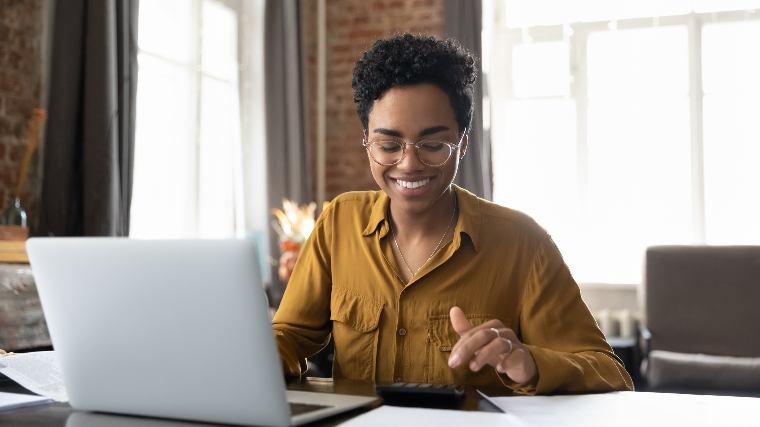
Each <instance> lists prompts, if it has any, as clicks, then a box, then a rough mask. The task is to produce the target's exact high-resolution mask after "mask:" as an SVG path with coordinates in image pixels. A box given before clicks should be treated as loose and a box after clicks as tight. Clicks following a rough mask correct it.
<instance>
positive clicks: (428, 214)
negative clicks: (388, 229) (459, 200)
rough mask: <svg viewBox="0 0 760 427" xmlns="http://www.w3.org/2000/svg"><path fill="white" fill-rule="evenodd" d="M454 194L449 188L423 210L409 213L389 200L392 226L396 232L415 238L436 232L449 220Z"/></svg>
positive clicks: (453, 205) (454, 204)
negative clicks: (395, 206)
mask: <svg viewBox="0 0 760 427" xmlns="http://www.w3.org/2000/svg"><path fill="white" fill-rule="evenodd" d="M455 198H456V194H455V193H454V189H453V188H449V189H448V190H446V192H444V193H443V194H442V195H441V197H439V198H438V200H437V201H436V202H435V204H434V205H433V206H431V207H430V209H428V210H427V211H425V212H418V213H410V212H404V211H398V210H395V209H394V205H393V202H391V207H390V212H391V221H392V222H393V227H394V228H395V229H396V232H397V234H399V235H404V236H407V237H408V238H412V239H413V240H416V238H420V237H423V236H426V235H428V234H432V233H438V232H439V231H440V230H442V229H443V228H444V227H448V226H449V223H450V222H451V217H452V213H453V212H452V211H453V210H454V209H456V203H455Z"/></svg>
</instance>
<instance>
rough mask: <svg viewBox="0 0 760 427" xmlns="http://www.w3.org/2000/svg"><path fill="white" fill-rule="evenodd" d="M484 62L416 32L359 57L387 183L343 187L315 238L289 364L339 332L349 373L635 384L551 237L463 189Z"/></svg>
mask: <svg viewBox="0 0 760 427" xmlns="http://www.w3.org/2000/svg"><path fill="white" fill-rule="evenodd" d="M476 73H477V68H476V65H475V60H474V58H473V57H472V55H470V54H469V53H468V52H466V51H465V50H464V49H463V48H461V47H460V46H459V45H458V44H456V43H455V42H453V41H451V40H446V41H443V40H438V39H434V38H432V37H425V36H413V35H409V34H404V35H400V36H395V37H392V38H389V39H385V40H379V41H377V42H376V43H375V44H374V45H373V46H372V48H371V49H370V50H369V51H367V52H365V53H364V55H363V57H362V58H361V59H360V60H359V61H358V62H357V63H356V66H355V68H354V76H353V88H354V95H355V96H354V99H355V102H356V107H357V112H358V114H359V118H360V119H361V122H362V125H363V128H364V141H363V144H364V147H365V148H366V151H367V160H368V163H369V167H370V169H371V171H372V176H373V178H374V179H375V182H377V184H378V186H379V187H380V191H369V192H350V193H346V194H343V195H340V196H338V197H337V198H336V199H335V200H333V201H332V202H331V203H330V205H329V207H328V208H327V209H326V210H325V211H324V212H323V213H322V215H321V216H320V218H319V220H318V221H317V224H316V227H315V229H314V231H313V233H312V235H311V237H310V239H309V240H308V242H307V243H306V245H305V246H304V249H303V251H302V253H301V255H300V257H299V259H298V262H297V264H296V266H295V269H294V271H293V275H292V277H291V279H290V282H289V285H288V288H287V290H286V292H285V295H284V297H283V300H282V303H281V305H280V308H279V310H278V311H277V314H276V315H275V318H274V321H273V328H274V330H275V334H276V336H277V342H278V347H279V350H280V355H281V357H282V360H283V366H284V369H285V371H286V374H287V375H300V374H301V373H302V371H303V369H304V367H305V362H304V359H305V357H307V356H309V355H311V354H314V353H315V352H317V351H318V350H319V349H320V348H322V347H323V346H324V345H325V344H326V343H327V342H328V340H329V337H330V334H331V333H332V337H333V340H334V344H335V360H334V364H333V376H334V377H335V378H352V379H363V380H370V381H376V382H400V381H403V382H424V383H444V384H478V385H483V384H503V385H504V386H505V387H507V388H509V389H511V390H513V391H515V392H517V393H523V394H534V393H554V392H591V391H608V390H628V389H632V388H633V386H632V383H631V379H630V377H629V376H628V374H627V373H626V372H625V370H624V368H623V366H622V364H621V363H620V361H619V360H618V359H617V357H615V355H614V354H613V352H612V351H611V349H610V347H609V345H607V343H606V341H605V339H604V336H603V335H602V333H601V332H600V331H599V329H598V328H597V326H596V324H595V322H594V319H593V318H592V316H591V314H590V313H589V311H588V309H587V308H586V306H585V304H584V303H583V301H582V300H581V298H580V292H579V290H578V286H577V284H576V283H575V281H574V280H573V278H572V276H571V275H570V272H569V271H568V269H567V266H566V265H565V263H564V262H563V260H562V257H561V255H560V254H559V251H558V250H557V248H556V246H555V245H554V243H553V242H552V240H551V238H550V237H549V235H548V234H547V233H546V232H545V231H544V230H543V229H542V228H541V227H540V226H538V225H537V224H536V223H535V222H534V221H533V220H532V219H531V218H529V217H528V216H526V215H525V214H522V213H520V212H517V211H514V210H511V209H508V208H505V207H502V206H499V205H496V204H493V203H491V202H488V201H486V200H483V199H479V198H477V197H476V196H474V195H473V194H471V193H469V192H467V191H465V190H463V189H461V188H459V187H456V186H454V185H453V184H452V182H453V181H454V177H455V176H456V172H457V168H458V165H459V161H460V160H461V159H462V158H463V157H464V156H465V154H466V152H467V144H468V136H467V130H468V129H469V127H470V122H471V120H472V111H473V84H474V82H475V77H476Z"/></svg>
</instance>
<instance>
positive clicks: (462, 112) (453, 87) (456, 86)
mask: <svg viewBox="0 0 760 427" xmlns="http://www.w3.org/2000/svg"><path fill="white" fill-rule="evenodd" d="M477 74H478V69H477V64H476V61H475V57H474V56H473V55H472V54H471V53H470V52H469V51H467V50H466V49H465V48H464V47H462V45H460V44H459V42H457V41H455V40H452V39H447V40H441V39H437V38H435V37H431V36H425V35H414V34H408V33H406V34H399V35H396V36H393V37H390V38H387V39H380V40H377V41H376V42H375V43H374V44H373V45H372V47H371V48H370V49H369V50H368V51H366V52H364V55H362V57H361V58H360V59H359V60H358V61H357V62H356V65H355V66H354V75H353V79H352V81H351V87H353V89H354V102H355V103H356V112H357V113H358V114H359V119H360V120H361V122H362V126H364V129H365V130H367V128H368V126H369V113H370V111H371V110H372V105H373V104H374V102H375V100H377V99H379V98H380V97H381V96H382V95H383V94H384V93H385V92H386V91H387V90H388V89H390V88H392V87H394V86H406V85H413V84H418V83H432V84H434V85H436V86H438V87H439V88H441V90H443V91H444V92H446V94H447V95H448V96H449V100H450V101H451V106H452V108H453V109H454V114H455V115H456V119H457V123H458V124H459V132H460V135H461V132H464V130H465V129H469V127H470V122H471V120H472V111H473V92H474V85H475V80H476V78H477Z"/></svg>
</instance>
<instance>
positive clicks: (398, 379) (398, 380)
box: [393, 377, 401, 383]
mask: <svg viewBox="0 0 760 427" xmlns="http://www.w3.org/2000/svg"><path fill="white" fill-rule="evenodd" d="M393 382H396V383H400V382H401V377H396V379H395V380H393Z"/></svg>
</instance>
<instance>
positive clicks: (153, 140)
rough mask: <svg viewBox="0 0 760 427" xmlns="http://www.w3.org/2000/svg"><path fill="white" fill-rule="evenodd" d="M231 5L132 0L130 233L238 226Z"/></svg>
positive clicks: (162, 234)
mask: <svg viewBox="0 0 760 427" xmlns="http://www.w3.org/2000/svg"><path fill="white" fill-rule="evenodd" d="M240 12H241V10H240V5H239V4H237V3H236V2H231V1H220V0H192V1H188V0H143V1H141V2H140V16H139V30H138V37H139V40H138V46H139V53H138V63H139V77H138V88H137V119H136V135H135V161H134V185H133V196H132V211H131V227H130V228H131V231H130V235H131V236H132V237H151V238H178V237H201V238H203V237H232V236H240V235H242V233H243V232H244V231H245V230H246V224H245V222H246V221H245V213H244V205H245V200H244V194H243V191H244V187H243V146H242V141H241V110H240V105H241V100H240V95H239V93H240V92H239V88H240V85H239V82H238V76H239V70H240V66H239V64H240V61H239V60H238V44H239V43H238V42H239V40H238V28H239V25H238V22H239V20H240V19H241V16H240ZM259 185H262V186H263V183H259Z"/></svg>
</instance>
